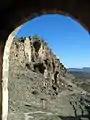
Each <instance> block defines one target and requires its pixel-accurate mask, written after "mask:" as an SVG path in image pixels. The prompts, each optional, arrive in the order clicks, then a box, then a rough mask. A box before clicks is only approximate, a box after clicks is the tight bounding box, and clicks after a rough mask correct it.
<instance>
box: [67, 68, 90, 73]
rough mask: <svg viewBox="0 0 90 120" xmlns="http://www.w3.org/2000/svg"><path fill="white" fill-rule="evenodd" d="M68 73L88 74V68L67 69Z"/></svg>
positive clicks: (89, 70)
mask: <svg viewBox="0 0 90 120" xmlns="http://www.w3.org/2000/svg"><path fill="white" fill-rule="evenodd" d="M68 71H70V72H73V71H74V72H85V73H90V67H83V68H68Z"/></svg>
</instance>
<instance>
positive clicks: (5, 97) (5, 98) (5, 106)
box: [3, 12, 59, 120]
mask: <svg viewBox="0 0 90 120" xmlns="http://www.w3.org/2000/svg"><path fill="white" fill-rule="evenodd" d="M57 13H59V12H57ZM21 27H22V26H20V27H19V28H17V29H16V30H15V31H14V34H13V33H11V35H10V36H9V38H8V40H7V42H6V46H5V51H4V57H3V60H4V62H3V81H4V86H5V87H6V88H5V87H3V120H7V116H8V74H9V73H8V70H9V54H10V47H11V44H12V42H13V38H14V37H15V35H16V33H17V32H18V31H19V30H20V29H21ZM39 47H40V45H39ZM6 74H7V76H6ZM53 87H54V88H55V86H53ZM55 89H56V88H55Z"/></svg>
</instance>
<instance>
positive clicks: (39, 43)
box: [11, 36, 67, 92]
mask: <svg viewBox="0 0 90 120" xmlns="http://www.w3.org/2000/svg"><path fill="white" fill-rule="evenodd" d="M15 39H16V38H15ZM15 39H14V41H13V44H12V46H11V56H12V57H11V59H14V60H17V61H18V62H17V65H18V66H22V67H23V68H27V69H29V70H32V71H34V72H36V73H39V74H41V75H42V76H43V77H44V78H45V79H48V81H49V83H50V85H51V86H52V88H53V89H54V90H55V91H57V90H59V86H60V84H61V81H60V76H63V77H65V75H66V72H67V70H66V68H65V67H64V65H63V64H62V63H60V60H59V59H58V58H57V56H56V55H55V54H53V52H52V50H51V49H50V48H49V47H48V44H47V43H46V42H44V41H43V40H40V39H39V37H36V36H34V37H33V38H20V39H19V40H15ZM14 62H15V61H14ZM43 85H44V87H47V83H46V81H45V82H44V83H43ZM58 92H59V91H58Z"/></svg>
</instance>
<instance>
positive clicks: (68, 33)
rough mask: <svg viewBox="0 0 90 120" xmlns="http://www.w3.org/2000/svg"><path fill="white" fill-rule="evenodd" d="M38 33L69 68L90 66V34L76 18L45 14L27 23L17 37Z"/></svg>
mask: <svg viewBox="0 0 90 120" xmlns="http://www.w3.org/2000/svg"><path fill="white" fill-rule="evenodd" d="M33 35H38V36H40V37H41V38H43V39H44V40H45V41H47V42H48V44H49V46H50V48H51V49H52V51H53V52H54V53H55V54H56V55H57V56H58V57H59V58H60V61H61V62H62V63H63V64H64V65H65V67H67V68H82V67H90V62H89V61H90V35H89V33H88V32H87V31H86V30H85V29H84V28H83V27H82V26H81V25H80V24H79V23H78V22H77V21H75V20H73V19H71V18H70V17H67V16H63V15H58V14H55V15H51V14H50V15H43V16H41V17H36V18H35V19H32V20H31V21H28V22H27V23H25V25H24V26H23V27H22V29H21V30H20V31H19V32H18V34H17V37H22V36H23V37H27V36H33Z"/></svg>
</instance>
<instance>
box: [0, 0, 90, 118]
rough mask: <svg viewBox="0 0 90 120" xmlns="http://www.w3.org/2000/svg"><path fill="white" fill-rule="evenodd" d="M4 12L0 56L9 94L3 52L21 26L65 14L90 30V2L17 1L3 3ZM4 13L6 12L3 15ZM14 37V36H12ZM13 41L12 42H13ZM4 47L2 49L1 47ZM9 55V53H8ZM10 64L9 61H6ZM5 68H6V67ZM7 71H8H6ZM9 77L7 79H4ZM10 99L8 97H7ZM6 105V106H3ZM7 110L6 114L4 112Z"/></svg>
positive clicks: (0, 69)
mask: <svg viewBox="0 0 90 120" xmlns="http://www.w3.org/2000/svg"><path fill="white" fill-rule="evenodd" d="M0 7H1V10H2V12H0V14H1V16H2V18H1V19H0V39H1V41H0V48H1V49H0V52H1V53H0V54H1V59H0V71H1V72H0V79H1V80H2V78H3V84H2V87H3V91H4V90H5V93H6V94H8V91H7V84H8V83H7V82H8V81H7V80H8V79H7V78H8V73H7V72H5V71H7V70H8V64H7V67H6V65H5V64H6V63H3V71H4V72H3V76H2V62H3V60H2V58H3V50H4V46H5V42H6V40H7V37H8V35H9V34H10V33H11V32H12V31H13V30H14V29H15V28H16V27H18V26H19V25H21V24H22V23H24V22H26V21H28V20H29V19H32V18H34V17H37V16H40V15H42V14H47V13H58V14H64V15H69V16H70V17H72V18H74V19H76V20H77V21H79V22H80V23H81V24H82V25H83V26H84V27H85V29H87V30H88V31H89V30H90V15H89V11H90V3H89V1H88V0H87V1H80V0H79V1H78V0H75V1H72V0H55V1H53V2H52V1H51V2H50V3H49V2H48V0H46V1H40V0H38V1H37V2H35V1H32V2H30V3H29V2H27V1H24V2H22V3H19V2H17V1H13V2H5V1H4V3H3V2H2V5H1V6H0ZM3 11H5V12H4V13H3ZM11 36H12V35H11ZM9 38H10V39H11V37H10V36H9ZM11 41H12V40H11ZM6 44H7V45H6V47H5V48H6V50H7V48H8V47H7V46H8V45H9V48H10V44H11V42H10V41H7V43H6ZM1 45H2V47H1ZM6 50H5V51H6ZM6 52H8V53H9V49H8V51H6ZM8 53H5V54H7V55H5V54H4V59H7V58H8ZM6 62H8V59H7V60H6ZM4 66H5V67H4ZM5 69H6V70H5ZM5 76H7V78H4V77H5ZM4 95H5V94H4V93H3V96H2V97H3V101H2V108H3V109H2V114H3V115H2V119H3V120H7V109H4V105H5V104H6V105H8V103H7V102H5V101H4ZM7 99H8V96H7ZM4 103H5V104H4ZM3 104H4V105H3ZM4 110H5V112H4Z"/></svg>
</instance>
